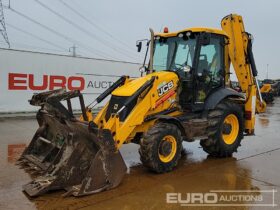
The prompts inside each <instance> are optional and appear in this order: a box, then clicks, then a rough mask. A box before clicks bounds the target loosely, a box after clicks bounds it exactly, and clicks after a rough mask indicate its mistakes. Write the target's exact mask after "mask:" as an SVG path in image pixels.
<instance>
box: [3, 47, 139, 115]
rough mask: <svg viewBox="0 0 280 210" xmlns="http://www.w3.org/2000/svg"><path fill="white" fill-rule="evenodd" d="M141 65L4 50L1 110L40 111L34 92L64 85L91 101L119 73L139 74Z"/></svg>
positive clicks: (134, 75)
mask: <svg viewBox="0 0 280 210" xmlns="http://www.w3.org/2000/svg"><path fill="white" fill-rule="evenodd" d="M139 66H140V65H139V64H134V63H128V62H117V61H108V60H100V59H92V58H79V57H71V56H63V55H53V54H46V53H37V52H26V51H17V50H7V49H0V91H1V95H0V112H2V113H3V112H5V113H6V112H27V111H35V110H38V107H34V106H31V105H30V104H29V102H28V100H29V99H31V97H32V95H33V93H38V92H43V91H48V90H53V89H58V88H62V87H65V88H67V89H68V90H74V89H79V90H81V91H82V93H83V94H84V98H85V103H86V104H88V103H90V102H91V101H93V100H94V99H95V98H96V97H97V96H98V95H99V94H100V93H102V92H103V91H104V90H106V89H107V88H108V87H110V85H111V84H112V83H113V82H115V81H116V80H117V79H118V78H119V76H121V75H129V76H132V77H138V76H139V75H140V73H139V71H138V69H139ZM74 100H75V99H74ZM74 100H73V102H74ZM73 109H79V103H78V100H76V101H75V102H74V103H73Z"/></svg>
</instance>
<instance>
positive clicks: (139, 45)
mask: <svg viewBox="0 0 280 210" xmlns="http://www.w3.org/2000/svg"><path fill="white" fill-rule="evenodd" d="M136 47H137V52H141V49H142V42H141V41H139V42H137V43H136Z"/></svg>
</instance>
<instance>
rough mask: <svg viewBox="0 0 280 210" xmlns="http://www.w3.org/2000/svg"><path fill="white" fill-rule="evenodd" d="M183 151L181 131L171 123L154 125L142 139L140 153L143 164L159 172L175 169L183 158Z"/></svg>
mask: <svg viewBox="0 0 280 210" xmlns="http://www.w3.org/2000/svg"><path fill="white" fill-rule="evenodd" d="M181 151H182V137H181V132H180V130H179V128H178V127H177V126H176V125H174V124H170V123H165V122H160V123H158V124H156V125H154V126H153V127H151V128H150V129H149V130H148V131H147V132H146V133H145V134H144V136H143V138H142V139H141V141H140V149H139V154H140V158H141V161H142V163H143V165H144V166H145V167H147V168H149V169H150V170H151V171H154V172H157V173H165V172H169V171H171V170H173V168H174V167H175V166H176V165H177V163H178V160H179V159H180V158H181Z"/></svg>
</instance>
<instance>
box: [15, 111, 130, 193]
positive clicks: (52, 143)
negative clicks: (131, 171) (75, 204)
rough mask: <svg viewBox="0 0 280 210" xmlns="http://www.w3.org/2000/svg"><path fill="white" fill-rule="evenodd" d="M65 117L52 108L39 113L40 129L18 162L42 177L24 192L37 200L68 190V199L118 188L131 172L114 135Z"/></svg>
mask: <svg viewBox="0 0 280 210" xmlns="http://www.w3.org/2000/svg"><path fill="white" fill-rule="evenodd" d="M52 108H53V107H52ZM64 111H65V110H64ZM59 113H61V112H59ZM61 117H62V116H57V113H56V114H55V113H54V112H52V111H51V108H50V107H48V108H43V109H41V110H39V112H38V114H37V120H38V123H39V125H40V127H39V128H38V130H37V131H36V133H35V135H34V137H33V139H32V141H31V142H30V144H29V146H28V147H27V148H26V149H25V151H24V152H23V154H22V156H21V158H20V159H19V161H18V163H19V165H21V167H23V168H25V169H26V170H27V171H29V172H31V173H32V174H38V176H37V177H36V178H35V179H34V180H33V181H31V182H30V183H28V184H26V185H24V186H23V191H25V192H26V193H27V194H28V195H29V196H31V197H33V196H39V195H42V194H44V193H46V192H48V191H51V190H58V189H64V190H66V191H67V192H66V193H65V194H64V195H65V196H67V195H74V196H81V195H87V194H92V193H97V192H100V191H104V190H108V189H111V188H114V187H116V186H118V185H119V184H120V182H121V180H122V178H123V176H124V174H125V173H126V170H127V168H126V165H125V163H124V161H123V159H122V156H121V154H120V153H119V151H117V150H116V149H115V144H114V139H113V137H112V135H111V132H110V131H109V130H104V129H97V127H96V126H95V125H94V124H93V123H92V122H91V123H87V122H80V121H78V120H75V119H67V118H61Z"/></svg>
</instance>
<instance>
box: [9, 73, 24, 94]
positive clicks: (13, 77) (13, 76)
mask: <svg viewBox="0 0 280 210" xmlns="http://www.w3.org/2000/svg"><path fill="white" fill-rule="evenodd" d="M8 77H9V80H8V90H27V86H26V79H27V74H18V73H9V76H8ZM20 78H21V79H20ZM19 84H22V85H19Z"/></svg>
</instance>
